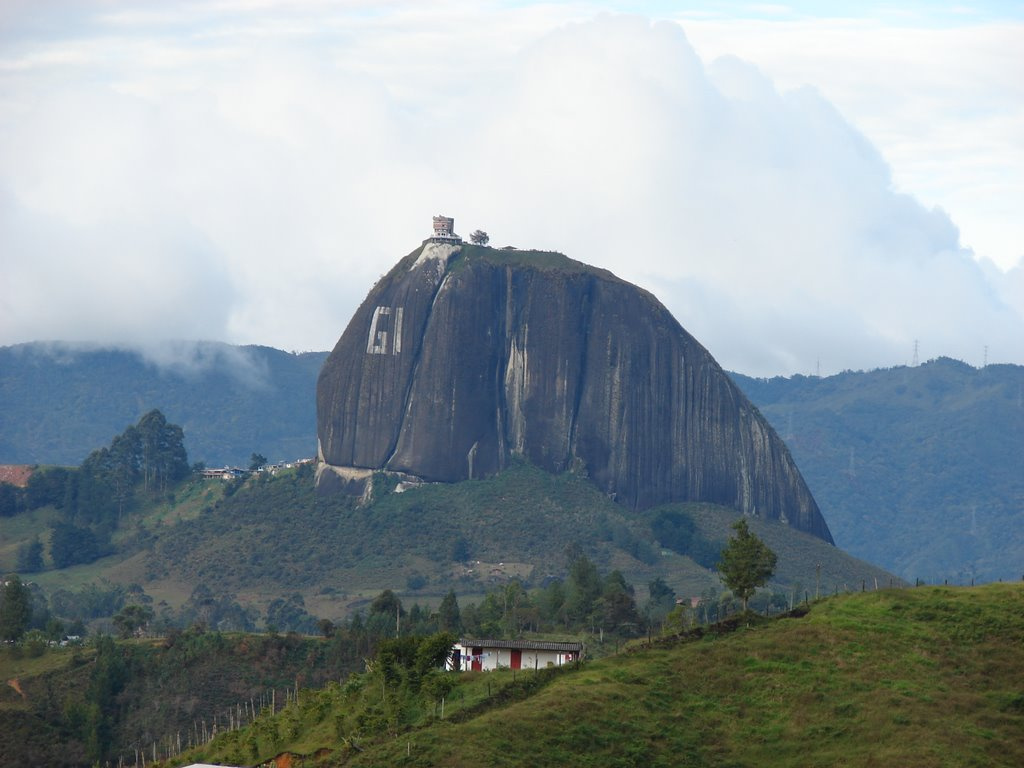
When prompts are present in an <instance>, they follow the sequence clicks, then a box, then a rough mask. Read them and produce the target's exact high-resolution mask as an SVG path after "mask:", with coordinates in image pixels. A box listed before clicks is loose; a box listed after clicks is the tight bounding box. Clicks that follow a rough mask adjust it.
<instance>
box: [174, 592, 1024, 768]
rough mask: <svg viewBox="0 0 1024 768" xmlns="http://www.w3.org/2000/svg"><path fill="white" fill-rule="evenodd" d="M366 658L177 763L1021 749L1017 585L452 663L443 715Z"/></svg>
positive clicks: (526, 761) (1022, 676)
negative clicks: (355, 672)
mask: <svg viewBox="0 0 1024 768" xmlns="http://www.w3.org/2000/svg"><path fill="white" fill-rule="evenodd" d="M375 674H379V673H371V674H368V675H363V676H361V677H357V678H353V679H351V680H350V681H349V682H348V683H346V684H345V685H344V686H338V685H332V686H329V687H328V688H327V689H325V690H323V691H320V692H313V691H309V692H306V693H304V694H303V695H302V696H301V697H300V700H299V701H298V702H297V703H294V704H292V705H291V706H290V707H289V708H288V710H286V711H285V712H284V713H281V714H279V715H278V716H277V717H276V718H274V719H273V720H271V719H269V718H267V719H264V720H261V722H259V723H257V725H256V726H254V727H252V728H247V729H243V730H241V731H236V732H233V733H230V734H224V735H222V736H221V737H219V738H218V739H217V740H216V741H214V742H213V743H212V744H210V745H208V746H206V747H204V748H202V749H200V750H197V751H195V752H192V753H189V754H187V755H184V756H182V757H181V758H179V759H178V760H177V761H172V763H171V764H175V765H182V764H187V762H190V761H193V760H195V761H208V762H209V761H216V762H226V763H231V764H239V765H241V764H244V765H252V764H255V763H256V762H258V761H267V760H270V759H272V758H274V757H275V756H278V755H281V754H282V753H286V754H289V757H290V759H291V763H290V765H293V766H298V765H307V766H312V765H318V766H319V765H323V766H371V765H372V766H377V765H409V766H480V765H488V766H565V765H573V766H639V765H643V766H768V765H770V766H794V767H796V766H800V767H806V766H836V765H844V766H896V765H898V766H906V767H913V766H921V767H922V768H924V767H927V768H936V767H937V766H948V767H949V768H954V767H955V768H963V766H1019V765H1022V764H1024V739H1022V738H1021V734H1022V733H1024V587H1022V586H1021V585H1020V584H1012V585H1011V584H993V585H989V586H985V587H977V588H952V587H949V588H945V587H921V588H914V589H910V588H908V589H899V590H888V589H886V590H881V591H878V592H866V593H857V594H851V595H840V596H838V597H831V598H827V599H824V600H822V601H821V602H819V603H816V604H813V605H812V606H811V607H810V609H809V611H806V613H805V614H804V615H799V616H795V617H792V618H779V619H773V620H756V619H755V620H754V621H753V622H752V623H751V624H747V623H745V622H733V624H732V625H731V626H724V627H720V628H718V631H710V632H705V633H699V632H698V633H691V634H690V635H688V636H686V637H680V638H674V639H668V640H664V641H661V642H659V643H657V644H656V645H655V647H635V648H632V649H630V650H629V651H627V652H623V653H620V654H618V655H616V656H613V657H609V658H606V659H602V660H600V661H594V662H588V663H585V664H584V665H583V666H582V668H580V669H565V670H558V671H556V672H553V673H545V672H541V673H539V675H538V673H530V672H527V673H523V672H519V673H518V679H514V677H513V673H512V672H511V671H505V672H501V671H499V672H492V673H461V674H453V675H451V677H452V678H453V683H454V684H455V688H454V689H452V690H449V691H448V692H447V693H446V705H447V706H446V709H445V715H444V719H441V714H440V710H439V708H438V702H437V701H436V699H435V698H434V690H435V689H431V690H423V689H422V688H421V692H420V693H419V694H417V695H407V696H406V697H405V698H404V699H399V698H397V694H396V693H395V690H394V685H395V684H391V683H388V682H387V681H386V680H384V681H383V682H382V679H378V677H374V675H375ZM389 707H390V709H389ZM303 756H305V758H303ZM186 758H187V759H186ZM279 764H281V763H279Z"/></svg>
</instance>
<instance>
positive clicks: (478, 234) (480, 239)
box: [469, 229, 491, 245]
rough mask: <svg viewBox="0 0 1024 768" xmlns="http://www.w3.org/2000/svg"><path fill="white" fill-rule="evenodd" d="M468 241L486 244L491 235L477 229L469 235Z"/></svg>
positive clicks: (489, 240)
mask: <svg viewBox="0 0 1024 768" xmlns="http://www.w3.org/2000/svg"><path fill="white" fill-rule="evenodd" d="M469 242H471V243H472V244H473V245H487V244H488V243H489V242H491V237H490V235H488V234H487V233H486V232H484V231H483V230H482V229H478V230H476V231H475V232H473V234H471V235H470V236H469Z"/></svg>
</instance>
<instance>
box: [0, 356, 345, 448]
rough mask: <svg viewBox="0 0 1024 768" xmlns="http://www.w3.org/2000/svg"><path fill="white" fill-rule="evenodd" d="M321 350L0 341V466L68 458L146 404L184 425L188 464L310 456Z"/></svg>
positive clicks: (96, 443) (133, 418) (129, 420)
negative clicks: (1, 343) (151, 347)
mask: <svg viewBox="0 0 1024 768" xmlns="http://www.w3.org/2000/svg"><path fill="white" fill-rule="evenodd" d="M326 356H327V353H326V352H306V353H301V354H292V353H288V352H282V351H280V350H277V349H272V348H270V347H260V346H245V347H239V346H233V345H230V344H221V343H218V342H176V343H173V344H169V345H165V346H162V347H159V348H156V349H154V350H151V351H149V352H147V353H145V354H144V353H143V352H141V351H136V350H129V349H114V348H107V347H103V346H100V345H86V344H66V343H61V342H35V343H30V344H18V345H15V346H11V347H0V463H6V464H68V465H77V464H79V463H81V461H82V460H83V459H84V458H85V457H86V456H87V455H88V454H89V452H90V451H92V450H94V449H96V448H99V447H100V446H103V445H106V444H107V443H109V442H110V440H111V438H112V437H113V436H114V435H117V434H120V433H121V432H122V431H123V430H124V429H125V427H127V426H128V425H130V424H134V423H135V422H137V421H138V420H139V417H140V416H142V415H143V414H144V413H146V412H148V411H149V410H151V409H153V408H158V409H160V410H161V411H162V412H163V413H164V415H165V416H166V417H167V419H168V420H169V421H171V422H172V423H175V424H179V425H180V426H182V427H183V429H184V431H185V447H186V449H187V450H188V454H189V460H190V461H192V462H197V461H202V462H204V463H206V464H207V465H209V466H224V465H226V464H232V465H242V466H247V465H248V463H249V457H250V455H251V454H252V453H254V452H257V453H261V454H263V455H264V456H266V457H267V458H268V459H270V460H271V461H277V460H286V459H287V460H290V459H297V458H303V457H311V456H313V455H315V453H316V408H315V405H314V403H315V393H316V376H317V373H318V371H319V370H320V366H321V365H322V363H323V360H324V358H326Z"/></svg>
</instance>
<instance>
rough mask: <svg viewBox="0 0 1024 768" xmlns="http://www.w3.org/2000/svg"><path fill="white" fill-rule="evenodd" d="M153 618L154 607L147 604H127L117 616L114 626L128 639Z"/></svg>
mask: <svg viewBox="0 0 1024 768" xmlns="http://www.w3.org/2000/svg"><path fill="white" fill-rule="evenodd" d="M152 620H153V609H152V608H150V607H149V606H147V605H137V604H132V605H126V606H125V607H124V608H122V609H121V610H120V611H119V612H118V614H117V615H116V616H114V626H115V627H117V631H118V633H119V634H120V636H121V638H122V639H127V638H129V637H131V636H132V635H134V634H135V633H136V632H137V631H138V630H140V629H143V628H144V627H145V626H146V625H147V624H149V622H150V621H152Z"/></svg>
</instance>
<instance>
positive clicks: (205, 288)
mask: <svg viewBox="0 0 1024 768" xmlns="http://www.w3.org/2000/svg"><path fill="white" fill-rule="evenodd" d="M823 8H827V12H825V11H824V10H822V9H823ZM1022 17H1024V4H1021V3H925V2H916V3H909V2H906V3H827V4H825V3H810V2H798V3H710V2H703V3H670V2H655V1H652V2H647V3H619V2H578V3H524V2H483V3H481V2H470V1H469V0H443V1H441V2H431V3H423V2H413V1H412V0H392V1H390V2H376V1H375V0H344V1H343V2H328V1H325V0H293V1H292V2H287V3H285V2H277V1H276V0H211V1H209V2H165V3H160V4H154V3H150V2H110V1H105V0H94V1H88V0H82V1H76V0H66V1H60V2H51V3H36V2H28V1H22V0H14V1H13V2H6V3H4V4H3V5H2V6H0V259H2V269H3V274H4V275H5V279H4V280H3V281H2V282H0V344H14V343H19V342H25V341H34V340H54V339H61V340H68V341H99V342H103V343H109V344H127V345H132V346H138V347H141V348H146V349H153V348H155V347H156V346H159V345H160V344H161V343H162V341H164V340H167V339H215V340H223V341H229V342H234V343H262V344H270V345H273V346H278V347H281V348H284V349H296V350H305V349H327V348H330V347H331V346H333V344H334V342H335V341H336V339H337V338H338V336H339V335H340V334H341V332H342V331H343V330H344V327H345V325H346V324H347V322H348V319H349V317H350V316H351V314H352V312H353V311H354V309H355V307H356V306H357V304H358V302H359V301H360V300H361V299H362V298H363V296H365V294H366V292H367V290H368V289H369V287H370V285H371V284H372V283H373V281H374V280H375V279H377V277H378V276H379V275H380V274H382V273H383V272H385V271H387V270H388V269H389V268H390V266H391V265H392V264H393V263H394V262H395V261H397V260H398V259H399V258H400V257H401V256H402V255H404V254H405V253H407V252H409V251H410V250H412V249H413V248H414V247H415V246H416V245H418V243H419V242H420V240H421V239H422V238H423V237H425V236H426V235H427V234H428V232H429V221H430V216H431V215H433V214H435V213H445V214H448V215H452V216H454V217H455V218H456V223H457V226H458V229H460V230H462V231H464V232H468V231H471V230H472V229H476V228H483V229H486V230H488V231H489V232H490V233H491V235H492V238H493V240H494V242H495V243H496V244H499V245H503V244H506V243H511V244H515V245H518V246H523V247H527V246H530V247H540V248H549V249H554V250H559V251H562V252H564V253H566V254H567V255H569V256H571V257H573V258H577V259H580V260H583V261H587V262H590V263H594V264H597V265H599V266H602V267H606V268H608V269H611V270H612V271H614V272H616V273H617V274H619V275H620V276H621V277H623V278H626V279H628V280H632V281H634V282H636V283H638V284H640V285H643V286H644V287H645V288H648V289H649V290H651V291H652V292H653V293H654V294H655V295H656V296H658V298H659V299H661V301H662V302H663V303H665V304H666V306H667V307H668V308H669V309H670V310H671V311H672V312H673V314H675V315H676V317H677V318H678V319H679V320H680V322H681V323H682V324H683V325H684V327H686V328H687V329H688V330H689V331H690V332H691V333H693V334H694V335H695V336H696V337H697V338H698V339H699V340H701V341H702V343H704V344H705V346H707V347H708V348H709V350H710V351H711V352H712V354H714V355H715V356H716V357H717V358H718V359H719V360H720V362H722V364H723V365H725V366H727V367H729V368H731V369H734V370H739V371H742V372H745V373H750V374H755V375H773V374H787V375H788V374H792V373H811V372H814V371H815V370H818V369H819V366H820V370H821V371H822V372H823V373H827V372H832V371H838V370H843V369H847V368H855V369H856V368H873V367H882V366H889V365H898V364H903V363H907V362H909V361H910V359H911V356H912V354H913V348H914V343H915V341H916V342H917V343H918V346H919V349H920V354H921V357H922V359H927V358H929V357H934V356H938V355H949V356H953V357H957V358H959V359H963V360H965V361H966V362H969V363H972V364H974V365H979V364H981V362H982V360H983V359H984V356H985V354H986V352H985V350H986V348H987V350H988V352H987V355H988V360H989V361H990V362H993V361H995V362H1016V363H1024V263H1022V256H1024V215H1021V214H1022V210H1024V139H1022V137H1024V79H1022V78H1020V76H1019V72H1021V71H1024V47H1022V46H1021V45H1020V40H1022V39H1024V18H1022Z"/></svg>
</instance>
